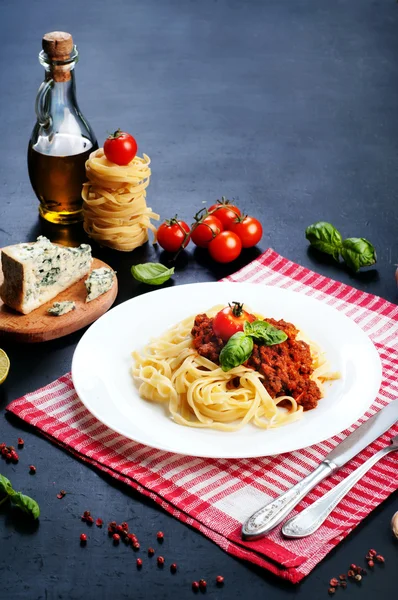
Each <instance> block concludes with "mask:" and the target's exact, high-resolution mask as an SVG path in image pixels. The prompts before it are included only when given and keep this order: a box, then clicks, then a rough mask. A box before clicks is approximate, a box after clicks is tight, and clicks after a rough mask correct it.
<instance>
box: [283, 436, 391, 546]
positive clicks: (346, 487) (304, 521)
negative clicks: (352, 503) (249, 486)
mask: <svg viewBox="0 0 398 600" xmlns="http://www.w3.org/2000/svg"><path fill="white" fill-rule="evenodd" d="M395 449H396V448H391V447H388V446H387V447H386V448H383V449H382V450H379V452H377V453H376V454H374V455H373V456H372V457H371V458H369V459H368V460H367V461H366V462H364V463H363V465H361V466H360V467H358V468H357V469H355V471H353V472H352V473H351V475H348V477H346V478H345V479H343V481H341V482H340V483H339V484H337V485H336V486H335V487H333V488H332V489H331V490H329V491H328V492H327V493H326V494H325V495H324V496H322V497H321V498H319V500H316V501H315V502H314V503H313V504H311V506H308V507H307V508H305V509H304V510H302V511H301V512H300V513H299V514H298V515H296V516H295V517H293V518H292V519H289V520H288V521H287V522H286V523H285V524H284V526H283V527H282V533H283V535H284V536H285V537H288V538H302V537H306V536H307V535H311V534H312V533H314V532H315V531H316V530H317V529H318V528H319V527H320V526H321V525H322V523H323V522H324V521H325V519H327V517H328V516H329V515H330V513H331V512H332V510H333V509H334V508H335V507H336V506H337V504H338V503H339V502H340V501H341V500H342V498H344V496H345V495H346V494H347V493H348V492H349V491H350V489H351V488H352V487H353V486H354V485H355V484H356V483H357V481H359V480H360V479H361V478H362V477H363V475H364V474H365V473H366V472H367V471H368V470H369V469H370V468H371V467H372V466H373V465H374V464H375V463H377V461H379V460H380V459H381V458H383V456H385V455H386V454H388V453H389V452H392V451H393V450H395Z"/></svg>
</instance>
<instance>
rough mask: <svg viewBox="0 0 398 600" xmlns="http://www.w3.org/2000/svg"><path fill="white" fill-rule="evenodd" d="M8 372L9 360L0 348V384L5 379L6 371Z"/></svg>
mask: <svg viewBox="0 0 398 600" xmlns="http://www.w3.org/2000/svg"><path fill="white" fill-rule="evenodd" d="M9 370H10V359H9V358H8V356H7V354H6V353H5V352H4V350H2V349H1V348H0V384H1V383H4V381H5V380H6V379H7V375H8V371H9Z"/></svg>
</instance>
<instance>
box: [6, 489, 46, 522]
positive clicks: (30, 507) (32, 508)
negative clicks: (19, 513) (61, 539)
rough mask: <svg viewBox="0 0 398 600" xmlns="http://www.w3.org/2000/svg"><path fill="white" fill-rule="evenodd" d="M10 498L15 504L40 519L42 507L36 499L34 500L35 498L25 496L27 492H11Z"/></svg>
mask: <svg viewBox="0 0 398 600" xmlns="http://www.w3.org/2000/svg"><path fill="white" fill-rule="evenodd" d="M10 500H11V503H12V504H13V505H14V506H17V507H18V508H20V509H21V510H23V511H24V512H25V513H27V514H28V515H30V516H31V517H33V518H34V519H38V517H39V515H40V508H39V505H38V504H37V502H36V500H33V498H30V497H29V496H25V494H22V493H21V492H14V493H13V494H11V495H10Z"/></svg>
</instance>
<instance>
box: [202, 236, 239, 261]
mask: <svg viewBox="0 0 398 600" xmlns="http://www.w3.org/2000/svg"><path fill="white" fill-rule="evenodd" d="M208 249H209V253H210V256H211V257H212V258H213V259H214V260H215V261H217V262H220V263H227V262H231V261H232V260H235V258H238V256H239V254H240V252H241V250H242V242H241V241H240V239H239V238H238V236H237V235H236V233H233V232H232V231H222V232H221V233H219V234H218V235H217V236H216V237H215V238H214V240H212V241H211V242H210V244H209V245H208Z"/></svg>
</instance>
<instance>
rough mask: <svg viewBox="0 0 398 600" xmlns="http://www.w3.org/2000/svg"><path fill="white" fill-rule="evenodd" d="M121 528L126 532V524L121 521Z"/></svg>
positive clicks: (127, 528)
mask: <svg viewBox="0 0 398 600" xmlns="http://www.w3.org/2000/svg"><path fill="white" fill-rule="evenodd" d="M121 528H122V529H123V530H124V531H128V530H129V526H128V523H126V521H123V523H122V524H121Z"/></svg>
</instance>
